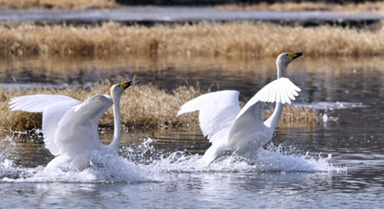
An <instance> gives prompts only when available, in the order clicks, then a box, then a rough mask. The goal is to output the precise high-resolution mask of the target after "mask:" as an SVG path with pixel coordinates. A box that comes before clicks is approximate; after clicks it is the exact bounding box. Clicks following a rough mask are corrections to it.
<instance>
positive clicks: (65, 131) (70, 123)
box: [55, 95, 113, 155]
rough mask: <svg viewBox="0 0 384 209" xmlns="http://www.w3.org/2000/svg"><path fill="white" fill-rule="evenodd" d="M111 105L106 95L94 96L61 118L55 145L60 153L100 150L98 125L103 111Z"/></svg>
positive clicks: (109, 98)
mask: <svg viewBox="0 0 384 209" xmlns="http://www.w3.org/2000/svg"><path fill="white" fill-rule="evenodd" d="M112 104H113V101H112V98H111V97H110V96H108V95H96V96H93V97H91V98H89V99H87V100H86V101H84V102H83V103H81V104H79V105H77V106H74V107H72V108H71V109H70V110H68V111H67V112H66V113H65V115H64V116H63V117H62V118H61V120H60V122H59V124H58V127H57V130H56V133H55V143H56V145H57V146H58V147H60V149H61V153H65V154H67V155H76V154H78V153H79V152H88V151H92V150H95V149H102V144H101V142H100V140H99V135H98V132H97V130H98V124H99V121H100V118H101V117H102V116H103V114H104V113H105V111H106V110H107V109H108V108H109V107H110V106H111V105H112Z"/></svg>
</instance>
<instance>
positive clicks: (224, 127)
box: [177, 90, 240, 143]
mask: <svg viewBox="0 0 384 209" xmlns="http://www.w3.org/2000/svg"><path fill="white" fill-rule="evenodd" d="M197 110H198V111H199V122H200V128H201V131H202V132H203V134H204V136H207V138H208V139H209V141H210V142H212V143H213V142H215V141H217V140H220V139H222V138H224V137H225V136H226V135H227V134H228V133H229V130H230V127H231V125H232V123H233V121H234V119H235V118H236V115H237V114H238V113H239V112H240V106H239V92H238V91H230V90H224V91H218V92H212V93H208V94H205V95H202V96H199V97H197V98H195V99H193V100H191V101H189V102H187V103H185V104H184V105H182V106H181V107H180V110H179V112H178V113H177V115H181V114H184V113H187V112H193V111H197Z"/></svg>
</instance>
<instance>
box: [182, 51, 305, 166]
mask: <svg viewBox="0 0 384 209" xmlns="http://www.w3.org/2000/svg"><path fill="white" fill-rule="evenodd" d="M302 55H303V53H302V52H297V53H293V52H285V53H281V54H280V55H279V56H278V57H277V59H276V66H277V79H276V80H274V81H272V82H270V83H268V84H267V85H266V86H264V87H263V88H262V89H261V90H260V91H258V92H257V93H256V94H255V95H254V96H253V97H252V98H251V99H250V100H249V101H248V102H247V103H246V104H245V106H244V107H243V108H242V109H241V108H240V105H239V92H238V91H235V90H222V91H217V92H211V93H207V94H204V95H201V96H199V97H197V98H195V99H192V100H190V101H188V102H186V103H185V104H183V105H182V106H181V107H180V110H179V111H178V113H177V116H180V115H182V114H185V113H189V112H194V111H199V125H200V129H201V131H202V133H203V135H204V136H205V137H207V138H208V140H209V142H211V143H212V145H211V146H210V147H209V148H208V149H207V150H206V152H205V153H204V155H203V157H202V158H201V160H202V161H203V162H204V163H206V164H210V163H211V162H213V161H214V160H216V159H217V158H219V157H221V156H223V155H227V154H235V155H237V156H242V157H244V158H246V159H248V160H251V161H252V159H255V157H256V154H257V150H259V149H260V148H262V147H263V146H264V145H265V144H266V143H267V142H268V141H270V140H271V138H272V136H273V133H274V131H275V129H276V126H277V124H278V122H279V120H280V117H281V114H282V108H283V104H291V101H292V100H295V97H296V96H298V95H299V94H298V92H300V91H301V90H300V88H299V87H297V86H296V85H295V84H293V83H292V82H291V81H290V80H289V79H288V78H286V77H285V76H284V75H285V72H286V69H287V66H288V64H289V63H291V62H292V61H293V60H295V59H297V58H298V57H300V56H302ZM265 103H276V105H275V109H274V112H273V113H272V115H271V116H270V117H269V118H268V119H267V120H266V121H264V119H263V112H264V105H265Z"/></svg>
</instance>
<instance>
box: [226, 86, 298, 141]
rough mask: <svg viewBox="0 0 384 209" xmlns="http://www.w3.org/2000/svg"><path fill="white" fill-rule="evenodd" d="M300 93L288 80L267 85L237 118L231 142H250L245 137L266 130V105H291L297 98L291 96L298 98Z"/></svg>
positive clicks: (231, 133) (231, 134) (230, 133)
mask: <svg viewBox="0 0 384 209" xmlns="http://www.w3.org/2000/svg"><path fill="white" fill-rule="evenodd" d="M290 88H291V89H292V92H291V93H290V92H289V90H288V89H290ZM298 91H300V88H298V87H297V86H295V84H293V83H292V82H291V81H290V80H289V79H288V78H280V79H277V80H275V81H272V82H271V83H269V84H267V85H266V86H265V87H264V88H262V89H261V90H260V91H259V92H257V93H256V95H255V96H253V97H252V98H251V99H250V100H249V101H248V102H247V104H246V105H245V106H244V108H243V109H242V110H241V111H240V113H239V114H238V115H237V116H236V119H235V121H234V123H233V125H232V128H231V130H230V132H229V136H228V139H229V140H230V141H231V142H233V141H237V140H248V139H247V138H246V137H245V136H249V135H252V133H256V132H263V130H264V129H265V128H266V126H265V124H264V120H263V113H264V103H265V102H276V103H277V102H281V103H282V104H290V103H291V101H292V100H294V99H295V98H294V97H293V99H292V97H290V96H289V95H290V94H292V95H295V96H297V95H298V93H297V92H298ZM271 98H272V99H271Z"/></svg>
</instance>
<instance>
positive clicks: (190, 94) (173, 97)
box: [0, 83, 318, 131]
mask: <svg viewBox="0 0 384 209" xmlns="http://www.w3.org/2000/svg"><path fill="white" fill-rule="evenodd" d="M109 88H110V84H109V83H107V84H94V85H93V86H90V85H89V86H86V87H84V88H83V89H72V88H66V89H62V90H56V89H51V88H48V87H45V88H42V89H33V90H29V91H26V90H21V89H4V88H0V101H1V103H0V111H1V113H2V115H1V116H2V120H1V121H0V130H2V131H6V130H18V131H25V130H31V129H40V128H41V114H39V113H26V112H22V111H15V112H11V111H10V109H9V101H10V99H11V98H13V97H17V96H21V95H27V94H28V95H31V94H61V95H67V96H70V97H73V98H75V99H78V100H80V101H84V100H85V99H87V98H89V97H90V96H92V95H95V94H105V93H108V92H109ZM126 91H127V92H125V93H124V94H123V96H122V97H121V118H122V125H123V126H124V127H130V128H132V127H133V128H171V127H175V126H197V125H198V114H197V113H193V114H184V115H181V116H179V117H176V113H177V111H178V110H179V107H180V106H181V105H182V104H184V103H185V102H187V101H189V100H191V99H193V98H195V97H197V96H199V95H201V91H200V90H199V89H197V88H193V87H191V86H189V87H187V86H180V87H179V88H177V89H175V90H173V91H171V92H166V91H164V90H161V89H159V88H157V87H155V86H153V85H135V86H132V87H130V88H129V89H128V90H126ZM269 112H270V111H267V112H266V115H268V114H270V113H269ZM316 117H318V115H317V114H316V112H315V111H314V110H311V109H306V110H303V109H300V108H295V107H286V108H284V111H283V116H282V123H283V124H284V123H307V122H309V121H316V120H317V119H316ZM100 126H104V127H113V113H112V108H110V109H109V110H108V111H107V113H106V114H105V115H104V116H103V118H102V119H101V121H100Z"/></svg>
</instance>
